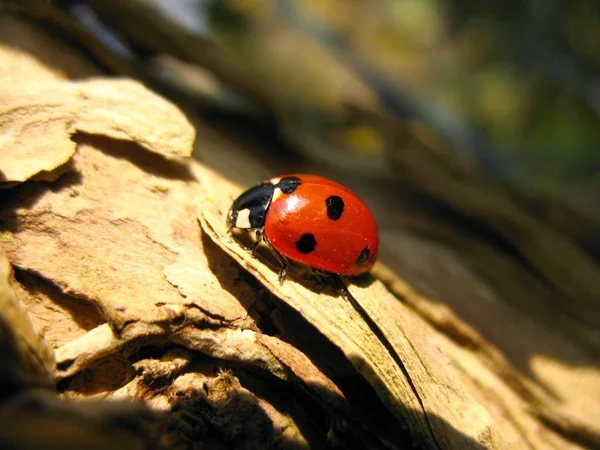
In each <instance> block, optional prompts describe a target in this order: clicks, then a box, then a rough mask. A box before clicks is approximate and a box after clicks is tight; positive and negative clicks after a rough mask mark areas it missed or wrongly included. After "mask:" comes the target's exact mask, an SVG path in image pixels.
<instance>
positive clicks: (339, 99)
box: [22, 0, 600, 215]
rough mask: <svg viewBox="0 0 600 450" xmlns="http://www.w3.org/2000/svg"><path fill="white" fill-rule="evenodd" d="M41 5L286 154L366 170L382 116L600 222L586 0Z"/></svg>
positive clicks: (592, 34)
mask: <svg viewBox="0 0 600 450" xmlns="http://www.w3.org/2000/svg"><path fill="white" fill-rule="evenodd" d="M27 3H30V4H31V5H27ZM35 3H36V2H31V1H25V2H22V4H23V6H22V7H23V8H24V9H27V8H28V7H34V6H35ZM48 3H49V4H54V5H55V6H56V7H57V8H60V10H62V11H63V12H64V13H65V14H66V15H68V16H69V17H70V18H72V19H73V21H74V22H75V23H76V24H78V25H79V26H80V27H82V29H83V30H85V32H87V33H90V34H91V35H93V37H95V38H96V39H97V41H98V43H97V44H98V45H99V46H104V47H105V48H102V49H100V48H99V47H98V46H96V45H94V46H92V49H91V50H93V51H94V53H95V55H94V56H95V57H96V58H99V59H100V60H101V62H102V63H103V64H105V65H106V66H107V68H108V69H109V70H112V71H115V72H116V73H123V72H129V73H131V71H134V72H136V73H137V74H138V75H139V76H143V77H148V79H151V80H153V81H154V82H155V83H159V84H162V86H161V87H162V88H163V89H164V88H167V87H170V88H174V89H177V90H179V91H180V92H181V93H182V95H184V96H186V97H187V98H188V100H189V99H190V96H191V95H192V94H193V95H195V96H198V97H200V98H201V99H202V102H201V104H200V105H201V106H202V107H203V108H204V109H205V111H204V112H205V113H206V114H209V113H212V114H213V118H215V120H229V119H231V118H235V119H236V120H235V121H236V122H237V123H244V125H245V126H244V127H245V128H248V129H251V130H252V131H253V132H255V133H258V134H259V135H260V136H262V137H264V135H265V134H264V133H266V132H269V131H270V132H274V133H276V134H282V136H279V138H281V139H282V140H283V141H284V143H285V144H287V145H289V147H291V148H286V150H289V151H291V150H293V151H296V152H298V151H300V152H302V151H309V150H311V149H312V150H313V151H314V150H315V148H318V149H319V151H316V153H317V154H320V156H321V157H323V158H326V157H329V158H335V157H336V156H337V157H339V156H340V155H339V154H337V155H336V154H335V152H342V153H345V154H347V156H346V157H347V158H356V159H357V160H358V159H361V158H363V159H365V160H366V161H369V162H373V161H375V160H377V158H381V157H382V155H384V154H385V152H386V151H387V150H389V142H388V148H387V149H386V140H387V139H389V136H383V135H382V134H384V131H382V128H383V127H382V126H381V121H382V120H383V118H382V117H378V116H381V115H386V116H391V117H392V118H394V119H401V120H402V121H403V122H407V123H410V125H411V127H417V128H419V132H420V133H421V134H429V135H432V136H434V137H435V139H436V141H437V142H436V144H432V145H433V146H434V147H444V151H446V152H449V153H451V154H452V155H451V156H452V157H453V158H457V159H461V160H462V161H463V163H464V162H465V161H466V162H467V164H473V165H475V166H477V168H478V169H480V170H481V171H483V172H484V173H485V174H486V176H489V177H494V178H497V179H499V180H503V181H504V180H508V181H510V182H512V183H516V184H518V185H520V186H525V187H526V188H528V189H533V190H535V191H536V192H540V193H543V194H547V195H550V196H552V197H558V198H561V199H565V200H567V201H568V202H570V203H572V204H575V205H577V206H578V207H581V208H585V209H586V210H589V211H590V212H591V213H593V214H596V215H600V211H599V210H598V205H599V204H598V202H597V199H598V196H599V195H600V192H599V191H600V180H599V176H598V173H599V169H600V150H599V146H600V126H599V124H600V122H599V115H600V77H599V73H600V70H599V67H600V50H599V48H598V42H599V41H600V19H599V18H600V3H598V2H597V1H594V0H574V1H560V0H552V1H546V0H544V1H541V0H529V1H527V0H524V1H520V2H502V1H487V2H467V1H461V0H454V1H448V0H446V1H444V0H397V1H393V0H369V1H366V0H270V1H269V0H226V1H217V0H178V1H171V0H130V1H123V2H106V1H102V0H95V1H94V0H90V1H77V0H57V1H54V2H48ZM31 12H32V13H34V14H36V12H34V11H31ZM38 14H39V13H38ZM89 42H90V38H89V37H85V38H82V39H81V43H82V44H84V45H85V44H86V43H89ZM105 52H106V53H105ZM172 58H173V59H172ZM124 66H128V67H127V70H126V68H125V67H124ZM208 110H210V111H208ZM243 120H248V121H250V123H251V125H250V124H249V123H248V122H243ZM411 134H412V132H411ZM430 137H431V136H430ZM272 138H273V136H269V140H270V141H271V142H273V139H272ZM309 141H311V142H309ZM314 141H319V142H314ZM318 144H322V146H320V145H318ZM321 149H323V152H324V153H330V154H329V155H327V154H321V152H320V150H321ZM281 151H284V147H283V146H282V147H281ZM332 155H334V156H332Z"/></svg>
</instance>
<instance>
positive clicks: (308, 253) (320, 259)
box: [227, 174, 379, 281]
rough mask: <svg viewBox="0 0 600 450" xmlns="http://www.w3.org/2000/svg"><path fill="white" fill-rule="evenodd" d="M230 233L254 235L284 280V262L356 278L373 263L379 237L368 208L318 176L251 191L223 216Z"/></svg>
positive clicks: (271, 183)
mask: <svg viewBox="0 0 600 450" xmlns="http://www.w3.org/2000/svg"><path fill="white" fill-rule="evenodd" d="M227 226H228V228H229V230H230V231H231V232H254V233H255V236H254V237H255V242H254V244H253V245H252V253H253V254H255V253H256V249H257V247H258V245H259V244H260V243H261V241H262V242H264V243H265V244H267V246H268V247H269V248H270V249H271V251H272V253H273V255H274V256H275V258H276V259H277V260H278V261H279V263H280V264H281V269H280V271H279V275H278V278H279V280H280V281H282V280H283V278H284V277H285V275H286V271H287V268H288V265H289V262H288V260H291V261H294V262H296V263H299V264H300V265H303V266H306V267H308V268H310V269H311V270H312V271H313V272H315V273H324V274H328V275H334V276H335V277H336V278H338V279H339V276H340V275H341V276H356V275H361V274H364V273H366V272H368V271H369V269H370V268H371V267H372V266H373V264H374V263H375V260H376V258H377V251H378V247H379V233H378V231H377V224H376V222H375V219H374V218H373V215H372V214H371V212H370V211H369V208H368V207H367V206H366V205H365V204H364V203H363V202H362V201H361V200H360V199H359V198H358V197H357V196H356V195H355V194H354V193H352V191H350V189H348V188H347V187H345V186H343V185H341V184H338V183H335V182H333V181H331V180H328V179H327V178H323V177H320V176H317V175H304V174H297V175H285V176H281V177H277V178H272V179H270V180H268V181H265V182H263V183H261V184H258V185H256V186H254V187H251V188H250V189H248V190H247V191H245V192H244V193H242V194H241V195H240V196H239V197H238V198H237V199H236V200H234V202H233V204H232V205H231V208H230V209H229V213H228V214H227Z"/></svg>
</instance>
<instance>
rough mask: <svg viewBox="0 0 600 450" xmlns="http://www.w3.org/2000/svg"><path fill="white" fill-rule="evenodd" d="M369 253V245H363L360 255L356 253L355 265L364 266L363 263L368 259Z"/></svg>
mask: <svg viewBox="0 0 600 450" xmlns="http://www.w3.org/2000/svg"><path fill="white" fill-rule="evenodd" d="M370 253H371V251H370V250H369V247H368V246H367V247H365V248H364V249H363V250H362V252H360V255H358V258H357V259H356V265H357V266H364V265H365V263H366V262H367V261H368V260H369V254H370Z"/></svg>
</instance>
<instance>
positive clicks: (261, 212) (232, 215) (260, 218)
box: [227, 181, 275, 230]
mask: <svg viewBox="0 0 600 450" xmlns="http://www.w3.org/2000/svg"><path fill="white" fill-rule="evenodd" d="M274 190H275V186H274V185H273V184H271V183H270V182H268V181H267V182H264V183H261V184H259V185H257V186H254V187H251V188H250V189H248V190H247V191H245V192H243V193H242V194H241V195H240V196H239V197H238V198H236V199H235V200H234V201H233V203H232V204H231V208H229V212H228V213H227V227H228V228H229V229H232V228H239V229H242V230H251V229H255V228H261V227H263V226H264V224H265V216H266V215H267V209H268V208H269V204H270V203H271V199H272V198H273V192H274Z"/></svg>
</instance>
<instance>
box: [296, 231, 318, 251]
mask: <svg viewBox="0 0 600 450" xmlns="http://www.w3.org/2000/svg"><path fill="white" fill-rule="evenodd" d="M316 246H317V240H316V239H315V236H314V235H312V234H310V233H304V234H303V235H302V236H300V239H298V240H297V241H296V249H297V250H298V251H299V252H300V253H304V254H307V253H310V252H312V251H313V250H314V249H315V247H316Z"/></svg>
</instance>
